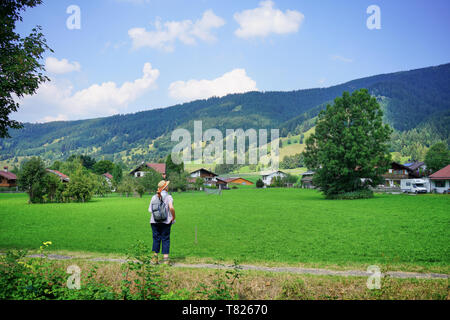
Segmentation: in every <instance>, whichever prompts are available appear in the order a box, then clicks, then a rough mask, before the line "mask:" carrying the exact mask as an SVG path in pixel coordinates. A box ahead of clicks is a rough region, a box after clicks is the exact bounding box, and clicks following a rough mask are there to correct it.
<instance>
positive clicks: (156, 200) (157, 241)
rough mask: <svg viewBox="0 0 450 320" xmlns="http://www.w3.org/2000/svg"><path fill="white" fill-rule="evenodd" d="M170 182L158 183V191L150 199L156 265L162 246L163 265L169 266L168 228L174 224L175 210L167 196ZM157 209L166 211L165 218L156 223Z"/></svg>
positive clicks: (169, 197) (168, 195)
mask: <svg viewBox="0 0 450 320" xmlns="http://www.w3.org/2000/svg"><path fill="white" fill-rule="evenodd" d="M169 183H170V181H165V180H161V181H160V182H159V183H158V191H157V193H156V194H155V195H154V196H153V197H152V200H151V201H150V206H149V208H148V211H149V212H150V213H151V218H150V225H151V226H152V234H153V247H152V251H153V252H154V257H153V262H154V263H158V254H159V250H160V247H161V245H162V254H163V255H164V258H163V263H165V264H169V248H170V228H171V226H172V224H173V223H175V209H174V207H173V198H172V196H171V195H170V194H168V192H167V190H168V186H169ZM157 208H161V210H162V211H164V210H166V211H167V212H166V214H167V218H166V219H164V220H162V221H156V220H157V219H155V217H154V212H155V210H157Z"/></svg>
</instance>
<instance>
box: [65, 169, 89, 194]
mask: <svg viewBox="0 0 450 320" xmlns="http://www.w3.org/2000/svg"><path fill="white" fill-rule="evenodd" d="M94 191H95V182H94V181H93V179H92V175H91V174H90V173H89V172H88V171H87V170H86V169H85V168H84V167H80V168H78V169H77V170H76V171H75V173H74V174H73V175H71V177H70V182H69V183H68V186H67V190H66V196H67V197H69V198H70V199H72V200H74V201H76V202H87V201H89V200H91V198H92V196H93V195H94Z"/></svg>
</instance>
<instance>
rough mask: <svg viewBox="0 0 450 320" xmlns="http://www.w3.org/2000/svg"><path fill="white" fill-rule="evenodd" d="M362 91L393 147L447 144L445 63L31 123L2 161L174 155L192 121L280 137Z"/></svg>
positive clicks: (2, 145)
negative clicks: (378, 109)
mask: <svg viewBox="0 0 450 320" xmlns="http://www.w3.org/2000/svg"><path fill="white" fill-rule="evenodd" d="M360 88H367V89H368V90H369V91H370V93H371V94H372V95H374V96H376V97H377V99H378V100H379V102H380V104H381V105H382V107H383V109H384V110H385V121H386V122H387V123H389V124H391V125H392V126H393V127H394V129H396V132H395V134H394V135H393V140H395V141H393V144H392V146H393V151H400V149H399V148H404V147H405V143H406V144H407V143H408V141H407V140H408V137H412V136H414V134H415V135H416V136H418V138H419V139H420V138H421V135H422V132H425V133H426V134H424V135H425V136H426V135H431V136H430V137H428V138H426V137H423V140H426V139H428V140H427V141H431V140H432V141H433V142H434V141H438V140H444V141H446V142H447V143H449V127H450V64H445V65H440V66H436V67H429V68H422V69H416V70H411V71H403V72H396V73H390V74H382V75H377V76H372V77H367V78H362V79H357V80H353V81H350V82H347V83H344V84H340V85H336V86H332V87H329V88H316V89H307V90H296V91H289V92H279V91H278V92H248V93H244V94H230V95H227V96H225V97H222V98H210V99H205V100H196V101H193V102H189V103H183V104H179V105H175V106H172V107H168V108H164V111H163V112H162V109H153V110H148V111H143V112H138V113H133V114H126V115H115V116H111V117H105V118H97V119H89V120H79V121H58V122H50V123H45V124H30V123H26V124H25V125H24V128H23V129H21V130H11V131H10V133H11V136H12V138H10V139H1V140H0V160H3V162H5V161H7V162H8V163H13V164H15V163H18V162H20V160H21V159H23V157H27V156H33V155H39V156H41V157H43V158H44V159H46V160H55V159H65V158H67V157H68V156H70V155H71V154H74V153H81V154H88V155H91V156H94V157H95V158H98V159H100V158H102V157H104V158H105V159H110V160H114V161H124V162H125V163H128V164H134V163H137V162H139V161H143V160H156V159H158V158H161V157H164V156H165V155H167V154H168V153H169V152H170V150H171V147H172V145H173V143H170V133H171V132H172V130H173V129H175V128H177V127H181V128H186V129H188V130H192V129H193V121H194V120H202V121H203V130H205V129H208V128H218V129H220V130H222V131H224V130H225V129H227V128H228V129H237V128H243V129H248V128H255V129H258V128H266V129H269V128H279V129H280V133H281V135H282V136H286V135H288V134H300V133H302V132H304V131H306V130H308V129H310V128H311V127H312V126H314V117H315V116H316V115H317V114H318V112H320V110H322V109H323V108H325V106H326V104H327V103H332V101H333V99H334V98H335V97H337V96H340V95H342V92H343V91H349V92H352V91H354V90H357V89H360ZM414 130H415V131H414ZM423 143H427V142H426V141H425V142H423ZM425 147H428V146H425Z"/></svg>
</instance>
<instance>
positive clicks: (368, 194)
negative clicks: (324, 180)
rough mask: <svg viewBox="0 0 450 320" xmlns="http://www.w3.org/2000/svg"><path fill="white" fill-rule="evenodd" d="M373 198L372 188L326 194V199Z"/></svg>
mask: <svg viewBox="0 0 450 320" xmlns="http://www.w3.org/2000/svg"><path fill="white" fill-rule="evenodd" d="M369 198H373V192H372V190H368V189H363V190H358V191H352V192H344V193H339V194H330V195H327V196H326V199H333V200H338V199H340V200H354V199H369Z"/></svg>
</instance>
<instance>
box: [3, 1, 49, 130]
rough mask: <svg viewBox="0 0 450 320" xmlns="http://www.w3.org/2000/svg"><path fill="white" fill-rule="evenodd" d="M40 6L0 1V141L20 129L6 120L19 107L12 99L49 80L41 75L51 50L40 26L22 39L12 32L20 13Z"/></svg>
mask: <svg viewBox="0 0 450 320" xmlns="http://www.w3.org/2000/svg"><path fill="white" fill-rule="evenodd" d="M41 3H42V0H4V1H1V2H0V138H5V137H10V135H9V132H8V129H9V128H14V129H18V128H21V127H22V126H21V124H20V123H19V122H18V121H15V120H12V119H10V118H9V115H10V113H11V112H16V111H17V110H18V108H19V103H18V102H16V101H15V100H14V96H17V97H19V98H22V97H23V96H24V95H29V94H34V93H35V92H36V90H37V88H38V87H39V84H41V83H43V82H45V81H47V80H49V78H48V77H46V76H45V75H43V71H44V65H43V64H41V63H40V60H41V59H42V55H43V53H44V52H45V51H46V50H50V51H52V50H51V49H50V48H49V47H48V46H47V43H46V40H45V38H44V35H43V34H42V33H41V27H40V26H36V27H35V28H33V29H32V31H31V33H30V34H29V35H28V36H26V37H21V36H20V35H19V33H17V32H15V29H16V22H18V21H22V16H21V14H22V13H23V12H24V11H25V10H26V9H27V8H32V7H35V6H36V5H38V4H41Z"/></svg>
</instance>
